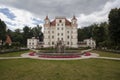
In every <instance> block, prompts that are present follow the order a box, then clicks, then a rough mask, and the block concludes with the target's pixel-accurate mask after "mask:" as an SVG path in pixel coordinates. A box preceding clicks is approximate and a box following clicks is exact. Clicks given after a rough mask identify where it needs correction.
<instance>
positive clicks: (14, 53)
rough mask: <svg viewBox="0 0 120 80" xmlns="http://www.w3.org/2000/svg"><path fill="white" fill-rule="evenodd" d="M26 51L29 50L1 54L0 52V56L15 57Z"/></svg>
mask: <svg viewBox="0 0 120 80" xmlns="http://www.w3.org/2000/svg"><path fill="white" fill-rule="evenodd" d="M27 52H29V50H27V51H20V52H10V53H3V54H0V57H17V56H20V55H21V54H23V53H27Z"/></svg>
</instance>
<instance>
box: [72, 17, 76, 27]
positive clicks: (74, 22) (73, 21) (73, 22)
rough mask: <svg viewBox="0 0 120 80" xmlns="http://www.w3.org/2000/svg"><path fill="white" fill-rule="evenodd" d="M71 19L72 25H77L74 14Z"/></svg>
mask: <svg viewBox="0 0 120 80" xmlns="http://www.w3.org/2000/svg"><path fill="white" fill-rule="evenodd" d="M71 21H72V26H74V27H77V19H76V17H75V16H73V18H72V20H71Z"/></svg>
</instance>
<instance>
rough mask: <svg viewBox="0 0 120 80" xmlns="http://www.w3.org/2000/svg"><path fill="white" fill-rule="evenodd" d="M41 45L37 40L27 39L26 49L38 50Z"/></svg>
mask: <svg viewBox="0 0 120 80" xmlns="http://www.w3.org/2000/svg"><path fill="white" fill-rule="evenodd" d="M41 46H42V45H41V44H40V42H39V39H36V38H35V37H32V38H31V39H27V48H29V49H36V48H40V47H41Z"/></svg>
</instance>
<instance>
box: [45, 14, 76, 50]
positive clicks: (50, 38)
mask: <svg viewBox="0 0 120 80" xmlns="http://www.w3.org/2000/svg"><path fill="white" fill-rule="evenodd" d="M58 41H62V42H63V43H64V45H65V46H66V47H75V48H77V47H78V45H77V42H78V39H77V19H76V18H75V16H74V17H73V18H72V20H71V22H70V21H69V20H67V19H66V18H65V17H56V18H55V19H54V20H53V21H52V22H50V20H49V18H48V17H47V16H46V19H45V24H44V47H54V46H55V45H56V44H57V42H58Z"/></svg>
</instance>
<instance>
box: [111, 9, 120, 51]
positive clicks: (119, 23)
mask: <svg viewBox="0 0 120 80" xmlns="http://www.w3.org/2000/svg"><path fill="white" fill-rule="evenodd" d="M109 34H110V39H111V41H112V43H113V45H114V46H116V48H119V49H120V8H119V9H117V8H115V9H112V10H111V11H110V13H109Z"/></svg>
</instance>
